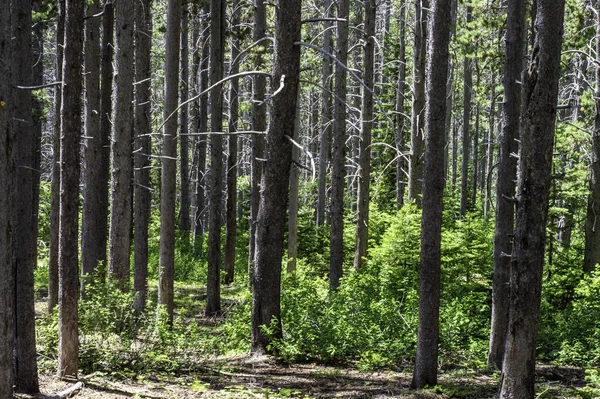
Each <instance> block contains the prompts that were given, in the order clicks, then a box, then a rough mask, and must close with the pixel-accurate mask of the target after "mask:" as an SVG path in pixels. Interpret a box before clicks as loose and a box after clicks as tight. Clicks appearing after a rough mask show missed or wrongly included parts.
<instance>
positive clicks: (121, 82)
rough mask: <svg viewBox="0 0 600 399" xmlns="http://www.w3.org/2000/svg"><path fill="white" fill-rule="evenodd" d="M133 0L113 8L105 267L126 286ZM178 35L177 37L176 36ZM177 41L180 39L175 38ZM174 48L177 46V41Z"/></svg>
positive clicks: (130, 177) (128, 241) (129, 211)
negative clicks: (109, 178)
mask: <svg viewBox="0 0 600 399" xmlns="http://www.w3.org/2000/svg"><path fill="white" fill-rule="evenodd" d="M134 15H135V9H134V1H133V0H119V1H117V2H116V8H115V26H116V40H115V45H116V47H115V78H114V89H113V103H114V104H115V106H114V109H113V114H112V141H111V148H110V150H111V160H112V172H111V174H112V179H111V196H110V204H111V209H110V235H109V260H108V270H109V272H110V273H111V275H112V276H113V277H114V278H115V279H116V280H117V281H118V282H119V287H120V288H121V289H122V290H126V289H127V287H128V286H129V273H130V252H131V251H130V234H131V208H132V207H131V202H132V201H131V199H132V195H131V194H132V185H131V181H132V178H133V162H132V159H131V158H132V155H131V153H132V150H133V146H132V141H133V105H132V104H133V76H134V68H132V67H131V66H132V65H134V62H135V60H134V59H133V56H134V52H133V24H134ZM178 38H179V37H178ZM177 43H178V44H179V41H178V42H177ZM177 48H179V46H178V45H177Z"/></svg>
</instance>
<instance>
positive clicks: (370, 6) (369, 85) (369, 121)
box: [354, 0, 377, 269]
mask: <svg viewBox="0 0 600 399" xmlns="http://www.w3.org/2000/svg"><path fill="white" fill-rule="evenodd" d="M376 11H377V6H376V4H375V0H367V1H366V2H365V38H364V56H365V58H364V60H363V61H364V72H363V81H364V83H365V86H366V87H364V88H363V95H362V99H363V100H362V101H363V102H362V130H361V133H360V141H359V161H358V164H359V166H358V168H359V175H358V215H357V220H356V250H355V252H354V267H355V268H357V269H360V268H361V267H362V266H363V264H364V260H365V257H366V256H367V248H368V244H369V199H370V195H371V193H370V187H371V185H370V180H371V132H372V130H373V93H372V90H373V89H374V85H373V83H374V68H375V39H376V38H375V16H376Z"/></svg>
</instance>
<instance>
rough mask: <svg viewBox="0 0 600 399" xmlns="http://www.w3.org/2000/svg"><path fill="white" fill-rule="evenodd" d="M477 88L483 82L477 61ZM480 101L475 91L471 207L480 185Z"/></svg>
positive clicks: (475, 202)
mask: <svg viewBox="0 0 600 399" xmlns="http://www.w3.org/2000/svg"><path fill="white" fill-rule="evenodd" d="M474 62H475V74H476V75H475V87H476V88H477V87H479V83H480V82H481V71H480V70H479V61H478V60H477V59H475V61H474ZM479 110H480V107H479V101H478V99H477V91H475V129H474V131H473V182H472V189H471V206H472V207H473V208H475V206H476V205H477V191H478V190H477V186H478V184H479V165H480V163H479Z"/></svg>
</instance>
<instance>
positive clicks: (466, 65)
mask: <svg viewBox="0 0 600 399" xmlns="http://www.w3.org/2000/svg"><path fill="white" fill-rule="evenodd" d="M466 22H467V23H469V22H471V6H470V5H468V6H467V19H466ZM463 80H464V83H463V126H462V128H463V134H462V164H461V180H460V216H461V217H462V216H465V215H466V214H467V209H468V208H469V206H470V204H469V163H470V162H471V161H470V158H471V93H472V89H473V69H472V67H471V61H470V60H469V58H468V57H467V56H465V57H464V59H463Z"/></svg>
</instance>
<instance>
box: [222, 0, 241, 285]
mask: <svg viewBox="0 0 600 399" xmlns="http://www.w3.org/2000/svg"><path fill="white" fill-rule="evenodd" d="M232 8H233V9H232V10H231V28H232V31H233V35H232V38H231V71H230V74H231V75H235V74H237V73H239V71H240V62H239V59H238V57H239V55H240V48H239V46H240V43H239V42H240V40H239V23H240V2H239V1H238V0H236V1H234V2H233V4H232ZM239 90H240V81H239V79H238V78H234V79H233V80H232V81H231V88H230V91H229V123H228V126H229V132H230V133H233V134H232V135H230V136H229V156H228V157H227V176H226V179H227V205H226V210H225V213H226V216H225V219H226V233H225V261H224V263H223V269H224V271H225V276H224V277H223V282H224V283H225V284H230V283H232V282H233V278H234V271H235V238H236V233H237V169H238V167H237V163H238V136H237V135H236V134H235V133H236V131H237V126H238V120H239V105H240V100H239Z"/></svg>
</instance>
